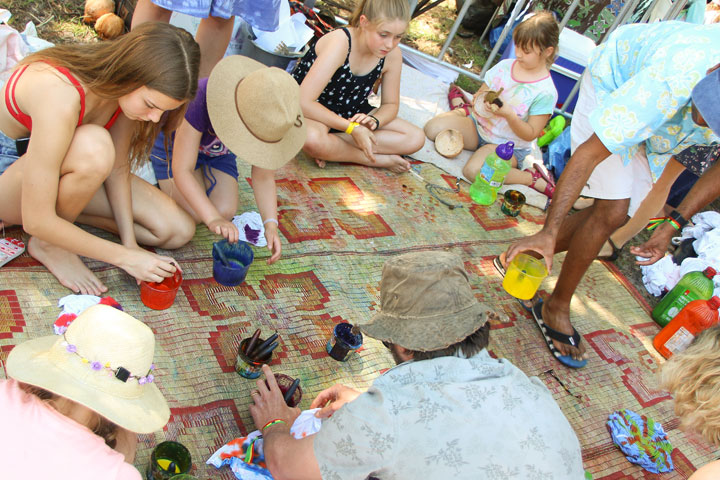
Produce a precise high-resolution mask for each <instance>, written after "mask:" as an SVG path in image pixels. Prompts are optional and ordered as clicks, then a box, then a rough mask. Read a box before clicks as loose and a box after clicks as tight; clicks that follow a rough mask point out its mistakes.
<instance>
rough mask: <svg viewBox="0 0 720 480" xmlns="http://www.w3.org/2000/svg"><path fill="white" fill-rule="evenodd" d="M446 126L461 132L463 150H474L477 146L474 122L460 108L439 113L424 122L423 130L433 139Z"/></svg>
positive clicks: (445, 128)
mask: <svg viewBox="0 0 720 480" xmlns="http://www.w3.org/2000/svg"><path fill="white" fill-rule="evenodd" d="M448 128H453V129H455V130H457V131H458V132H460V133H461V134H462V137H463V148H464V149H465V150H475V149H477V148H478V143H479V141H478V133H477V129H476V128H475V124H474V123H473V121H472V120H471V119H470V118H469V117H467V116H465V113H464V112H463V111H462V109H457V110H452V111H450V112H445V113H441V114H440V115H437V116H436V117H433V118H431V119H430V120H429V121H428V122H427V123H426V124H425V126H424V127H423V130H424V131H425V135H426V136H427V137H428V138H429V139H430V140H432V141H435V137H437V135H438V133H440V132H442V131H443V130H447V129H448Z"/></svg>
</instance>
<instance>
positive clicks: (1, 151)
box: [0, 132, 19, 175]
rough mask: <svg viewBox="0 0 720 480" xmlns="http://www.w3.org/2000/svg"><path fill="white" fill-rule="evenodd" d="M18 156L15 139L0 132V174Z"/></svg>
mask: <svg viewBox="0 0 720 480" xmlns="http://www.w3.org/2000/svg"><path fill="white" fill-rule="evenodd" d="M18 158H19V157H18V154H17V149H16V148H15V140H13V139H12V138H10V137H8V136H7V135H5V134H4V133H2V132H0V175H2V174H3V172H4V171H5V170H7V168H8V167H9V166H10V165H12V164H13V163H15V160H17V159H18Z"/></svg>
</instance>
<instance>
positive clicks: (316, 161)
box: [314, 158, 325, 168]
mask: <svg viewBox="0 0 720 480" xmlns="http://www.w3.org/2000/svg"><path fill="white" fill-rule="evenodd" d="M314 160H315V163H316V164H317V166H318V167H320V168H325V160H320V159H319V158H315V159H314Z"/></svg>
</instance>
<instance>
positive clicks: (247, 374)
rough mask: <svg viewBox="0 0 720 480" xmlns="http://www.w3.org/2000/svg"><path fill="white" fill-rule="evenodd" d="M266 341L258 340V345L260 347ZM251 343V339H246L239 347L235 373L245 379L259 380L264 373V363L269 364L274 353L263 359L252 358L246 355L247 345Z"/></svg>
mask: <svg viewBox="0 0 720 480" xmlns="http://www.w3.org/2000/svg"><path fill="white" fill-rule="evenodd" d="M263 341H264V340H263V339H262V338H258V339H257V343H256V345H260V344H261V343H262V342H263ZM249 342H250V339H249V338H246V339H244V340H243V341H242V342H240V347H238V354H237V359H236V361H235V372H236V373H237V374H238V375H240V376H241V377H244V378H249V379H251V380H252V379H253V378H258V377H259V376H260V374H261V373H262V370H261V369H260V368H261V367H262V365H263V363H268V362H269V361H270V359H271V358H272V352H270V353H268V354H267V355H265V356H263V357H261V358H250V357H248V356H247V355H246V353H245V351H246V350H247V345H248V343H249ZM253 350H257V349H256V348H255V349H253Z"/></svg>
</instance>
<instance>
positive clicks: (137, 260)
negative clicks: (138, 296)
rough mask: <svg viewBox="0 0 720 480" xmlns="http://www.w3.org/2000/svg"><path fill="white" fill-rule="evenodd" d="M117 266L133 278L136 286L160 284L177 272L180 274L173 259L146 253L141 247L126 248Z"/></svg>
mask: <svg viewBox="0 0 720 480" xmlns="http://www.w3.org/2000/svg"><path fill="white" fill-rule="evenodd" d="M118 266H119V267H120V268H122V269H123V270H125V271H126V272H127V273H129V274H130V275H132V276H133V277H135V280H136V281H137V284H138V285H140V282H142V281H145V282H155V283H160V282H162V281H163V279H164V278H168V277H172V276H173V275H174V274H175V272H176V271H177V270H180V272H182V269H181V268H180V266H179V265H178V263H177V262H176V261H175V259H174V258H172V257H168V256H165V255H158V254H157V253H152V252H148V251H147V250H145V249H143V248H141V247H134V248H128V249H127V254H126V255H125V256H124V258H122V259H121V261H120V262H119V263H118Z"/></svg>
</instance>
